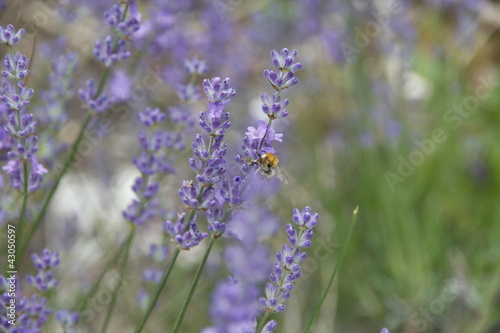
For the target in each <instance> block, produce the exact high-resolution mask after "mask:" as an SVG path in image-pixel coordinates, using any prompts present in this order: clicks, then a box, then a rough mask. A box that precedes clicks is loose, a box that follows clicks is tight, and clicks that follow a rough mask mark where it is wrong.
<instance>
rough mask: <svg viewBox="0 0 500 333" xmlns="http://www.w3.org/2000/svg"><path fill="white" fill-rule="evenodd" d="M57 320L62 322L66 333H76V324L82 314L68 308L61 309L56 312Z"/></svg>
mask: <svg viewBox="0 0 500 333" xmlns="http://www.w3.org/2000/svg"><path fill="white" fill-rule="evenodd" d="M55 317H56V320H57V321H58V322H59V324H61V326H62V328H63V329H64V333H75V332H76V324H77V323H78V319H79V318H80V316H79V315H78V312H69V311H68V310H65V309H61V310H59V311H56V313H55Z"/></svg>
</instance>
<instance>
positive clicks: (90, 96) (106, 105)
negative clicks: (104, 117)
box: [78, 80, 115, 113]
mask: <svg viewBox="0 0 500 333" xmlns="http://www.w3.org/2000/svg"><path fill="white" fill-rule="evenodd" d="M96 95H97V88H96V87H95V84H94V80H87V81H86V82H85V89H81V88H80V89H78V97H80V100H81V101H82V102H84V103H85V104H86V105H87V107H88V108H89V109H90V110H92V111H94V112H96V113H103V112H105V111H108V110H109V109H111V108H112V107H113V105H114V104H115V100H114V99H113V98H110V97H108V96H107V95H104V94H101V95H99V96H97V97H96Z"/></svg>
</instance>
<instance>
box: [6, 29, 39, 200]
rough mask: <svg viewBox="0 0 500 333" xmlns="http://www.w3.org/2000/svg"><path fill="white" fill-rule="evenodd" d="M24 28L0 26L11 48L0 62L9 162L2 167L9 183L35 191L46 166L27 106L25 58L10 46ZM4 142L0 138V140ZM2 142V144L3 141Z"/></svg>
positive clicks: (22, 188)
mask: <svg viewBox="0 0 500 333" xmlns="http://www.w3.org/2000/svg"><path fill="white" fill-rule="evenodd" d="M23 34H24V30H23V29H20V30H19V31H18V32H16V33H15V29H14V27H13V26H12V25H8V26H7V27H6V28H5V29H4V28H2V27H0V40H1V41H2V43H4V44H6V45H7V46H8V47H9V48H10V51H11V52H10V54H7V55H6V56H5V59H4V61H3V67H4V70H3V71H2V76H3V78H4V80H3V81H2V86H1V87H0V102H1V103H2V104H3V105H4V108H6V113H5V115H4V116H5V118H6V119H1V120H0V123H1V124H4V126H3V131H4V133H5V134H3V135H7V136H8V140H9V143H8V145H6V146H7V148H8V149H9V151H8V153H7V158H8V159H9V161H8V162H7V165H5V166H3V167H2V169H3V170H4V171H5V172H6V173H7V174H8V175H9V177H10V182H11V186H12V187H13V188H14V189H16V190H19V191H24V192H34V191H36V190H37V189H38V188H40V186H41V184H42V181H43V175H44V174H45V173H47V172H48V171H47V169H45V167H44V166H43V165H42V164H40V163H38V159H37V157H36V153H37V151H38V137H37V135H36V130H37V125H38V122H37V121H36V120H35V117H34V115H33V114H31V113H27V111H26V108H27V107H28V106H29V105H30V99H31V98H32V97H33V95H34V91H33V89H31V88H27V87H26V86H25V84H24V81H23V80H24V79H26V77H27V75H28V73H29V70H28V64H29V61H28V58H27V57H26V56H25V55H23V54H21V53H19V52H18V53H16V54H14V50H13V48H12V46H13V45H15V44H17V43H18V42H19V39H20V38H21V37H22V36H23ZM1 141H3V140H2V138H0V142H1ZM2 145H5V143H3V144H2Z"/></svg>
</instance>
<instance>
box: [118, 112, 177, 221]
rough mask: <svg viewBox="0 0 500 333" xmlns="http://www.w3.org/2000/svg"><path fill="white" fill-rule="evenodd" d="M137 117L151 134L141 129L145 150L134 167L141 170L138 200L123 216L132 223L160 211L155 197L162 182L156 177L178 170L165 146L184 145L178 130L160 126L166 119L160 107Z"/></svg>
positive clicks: (134, 188) (138, 178) (136, 187)
mask: <svg viewBox="0 0 500 333" xmlns="http://www.w3.org/2000/svg"><path fill="white" fill-rule="evenodd" d="M137 119H138V120H139V121H140V122H141V123H142V125H143V126H145V127H147V128H148V130H149V133H146V132H144V131H141V132H139V142H140V144H141V148H142V151H141V154H140V155H139V156H138V157H135V158H133V159H132V162H133V163H134V165H135V167H136V168H137V169H138V170H139V171H140V172H141V175H140V176H139V177H137V178H136V179H135V181H134V185H133V186H132V190H133V191H134V192H135V194H136V195H137V199H134V200H133V202H132V203H131V204H130V205H129V206H128V207H127V209H126V210H125V211H124V212H123V216H124V217H125V218H126V219H127V220H128V221H129V222H131V223H134V224H137V225H142V224H144V223H145V222H146V221H148V220H150V219H151V218H153V217H154V216H156V215H157V214H158V210H157V200H156V199H155V198H154V197H155V195H156V193H157V192H158V189H159V187H160V184H159V183H158V182H157V181H155V180H154V177H155V176H157V175H160V174H170V173H174V172H175V169H174V167H173V165H172V161H171V160H170V158H169V157H168V155H167V154H166V149H171V150H179V149H183V148H184V146H183V143H182V141H181V140H180V136H178V135H176V133H173V132H169V131H165V130H163V129H158V127H159V126H160V124H161V123H163V122H165V121H166V119H167V115H166V114H165V113H164V112H162V111H160V109H158V108H155V109H152V108H149V107H148V108H146V109H145V110H144V111H143V112H139V114H138V115H137Z"/></svg>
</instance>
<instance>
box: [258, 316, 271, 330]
mask: <svg viewBox="0 0 500 333" xmlns="http://www.w3.org/2000/svg"><path fill="white" fill-rule="evenodd" d="M270 315H271V312H269V311H266V312H264V315H263V316H262V318H261V319H260V323H259V326H257V331H255V332H261V331H262V329H263V328H264V325H265V324H266V321H267V318H269V316H270Z"/></svg>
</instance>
